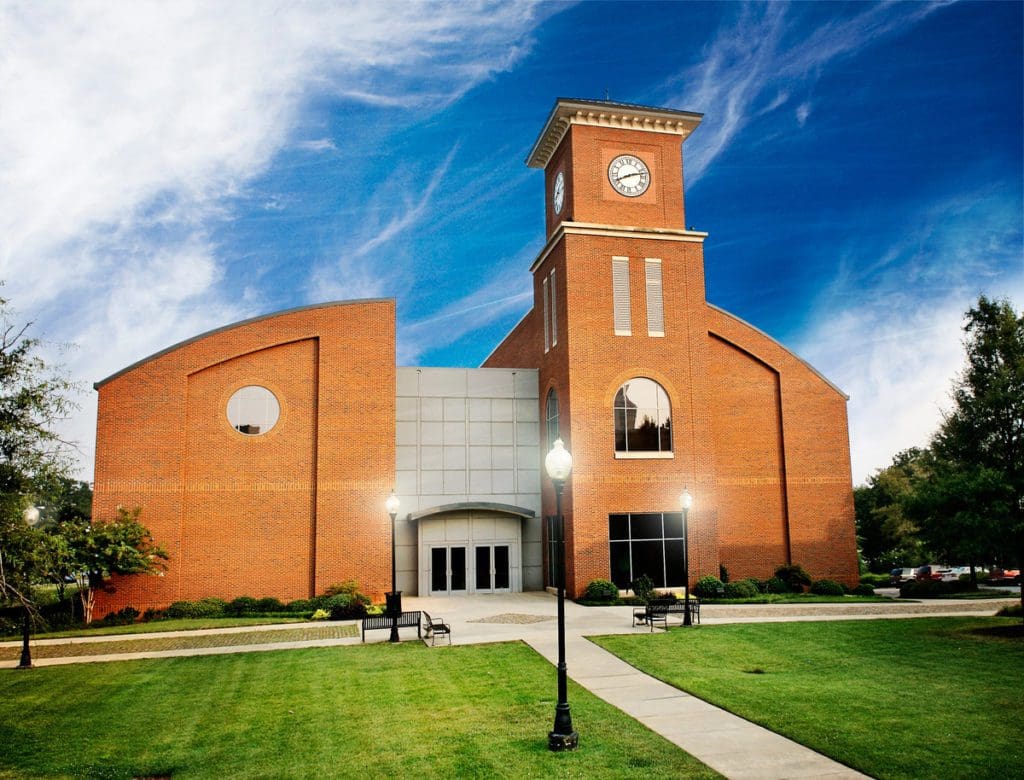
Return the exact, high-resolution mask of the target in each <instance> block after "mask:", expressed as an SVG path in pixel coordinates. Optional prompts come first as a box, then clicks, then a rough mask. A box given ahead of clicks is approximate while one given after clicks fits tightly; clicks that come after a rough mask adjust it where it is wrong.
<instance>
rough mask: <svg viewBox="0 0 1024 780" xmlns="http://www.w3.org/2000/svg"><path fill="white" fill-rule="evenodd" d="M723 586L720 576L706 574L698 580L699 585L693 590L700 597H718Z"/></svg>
mask: <svg viewBox="0 0 1024 780" xmlns="http://www.w3.org/2000/svg"><path fill="white" fill-rule="evenodd" d="M722 588H723V584H722V581H721V580H720V579H718V577H712V576H711V575H710V574H706V575H704V576H703V577H701V578H700V579H699V580H697V587H695V588H694V589H693V592H694V593H695V594H697V597H698V598H702V599H716V598H718V597H719V596H720V595H721V593H722Z"/></svg>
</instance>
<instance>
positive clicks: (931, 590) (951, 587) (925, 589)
mask: <svg viewBox="0 0 1024 780" xmlns="http://www.w3.org/2000/svg"><path fill="white" fill-rule="evenodd" d="M969 590H976V588H972V587H971V584H970V583H969V582H943V581H942V580H910V581H909V582H904V583H903V584H902V585H900V598H901V599H940V598H942V597H943V596H949V595H951V594H953V593H964V592H965V591H969Z"/></svg>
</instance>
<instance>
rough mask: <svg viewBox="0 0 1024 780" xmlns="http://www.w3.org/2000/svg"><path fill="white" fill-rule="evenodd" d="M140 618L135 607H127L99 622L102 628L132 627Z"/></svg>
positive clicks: (109, 614) (104, 617) (105, 616)
mask: <svg viewBox="0 0 1024 780" xmlns="http://www.w3.org/2000/svg"><path fill="white" fill-rule="evenodd" d="M138 617H139V610H137V609H135V607H125V608H124V609H121V610H118V611H117V612H110V613H108V614H106V615H104V616H103V619H102V620H100V621H99V624H100V625H101V626H130V625H131V624H132V623H134V622H135V621H136V620H137V619H138Z"/></svg>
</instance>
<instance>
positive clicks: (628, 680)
mask: <svg viewBox="0 0 1024 780" xmlns="http://www.w3.org/2000/svg"><path fill="white" fill-rule="evenodd" d="M1006 603H1015V600H1013V599H1003V600H1001V601H998V602H996V601H985V602H977V601H971V602H965V601H954V600H949V601H931V602H927V603H919V604H898V603H893V604H887V603H878V604H808V605H800V606H790V605H772V606H757V605H703V607H702V609H701V612H702V614H701V617H702V621H703V625H715V624H723V623H739V622H782V621H794V620H799V621H811V620H851V619H861V620H875V619H879V618H911V617H925V616H929V617H938V616H949V615H960V616H965V617H966V616H986V615H992V614H994V612H995V611H996V610H997V609H998V608H999V607H1000V606H1002V605H1003V604H1006ZM404 607H405V609H406V610H424V611H427V612H429V613H430V614H431V616H432V617H435V618H437V617H442V618H444V620H445V621H446V622H447V623H449V624H450V625H451V627H452V640H453V644H457V645H464V644H480V643H488V642H508V641H524V642H526V643H527V644H528V645H530V647H532V648H534V649H535V650H536V651H537V652H538V653H540V654H541V655H542V656H544V657H545V658H547V659H548V660H549V661H551V663H552V664H554V663H556V662H557V632H556V610H557V603H556V600H555V598H554V597H552V596H551V595H550V594H548V593H537V592H532V593H509V594H495V595H483V596H473V597H457V598H448V597H406V598H405V599H404ZM632 610H633V608H632V607H582V606H580V605H578V604H575V603H573V602H570V601H567V602H566V663H567V667H568V673H569V676H570V677H571V678H572V679H573V680H575V681H576V682H577V683H579V684H580V685H582V686H583V687H584V688H586V689H587V690H589V691H590V692H592V693H593V694H595V695H596V696H599V697H600V698H602V699H604V700H605V701H607V702H608V703H610V704H612V705H613V706H615V707H617V708H618V709H620V710H622V711H623V712H625V713H626V714H628V715H630V716H631V717H633V718H636V719H637V720H638V721H640V722H641V723H643V724H644V725H645V726H647V727H648V728H650V729H651V730H652V731H654V732H656V733H658V734H660V735H661V736H662V737H664V738H665V739H667V740H668V741H670V742H672V743H673V744H675V745H678V746H679V747H680V748H682V749H683V750H685V751H686V752H687V753H689V754H691V755H692V756H694V757H696V758H697V759H699V760H701V761H703V762H704V763H705V764H707V765H708V766H710V767H711V768H713V769H715V770H716V771H718V772H720V773H721V774H723V775H725V776H726V777H729V778H765V779H767V778H818V777H820V778H854V777H864V775H861V774H860V773H858V772H855V771H854V770H852V769H850V768H849V767H847V766H844V765H842V764H839V763H836V762H835V761H832V760H831V759H829V758H826V757H825V756H822V755H821V754H819V753H816V752H814V751H813V750H810V749H808V748H806V747H804V746H803V745H799V744H797V743H795V742H793V741H791V740H789V739H786V738H785V737H782V736H780V735H778V734H776V733H774V732H772V731H769V730H767V729H764V728H761V727H760V726H756V725H754V724H753V723H751V722H749V721H747V720H744V719H743V718H740V717H737V716H736V715H733V714H731V713H728V712H726V711H725V710H722V709H720V708H718V707H715V706H713V705H711V704H708V703H707V702H705V701H703V700H701V699H698V698H696V697H695V696H691V695H689V694H687V693H684V692H682V691H680V690H679V689H677V688H673V687H672V686H670V685H668V684H666V683H663V682H661V681H659V680H656V679H654V678H653V677H650V676H649V675H646V674H644V673H643V672H641V671H640V670H638V669H636V668H635V667H633V666H630V665H629V664H627V663H626V662H624V661H622V660H620V659H619V658H617V657H616V656H614V655H612V654H611V653H609V652H607V651H606V650H603V649H602V648H600V647H598V646H597V645H595V644H594V643H593V642H591V641H590V640H588V639H587V637H588V636H599V635H602V634H633V633H641V634H642V633H648V632H649V629H648V628H647V627H646V626H633V625H632V623H633V620H632V614H633V613H632ZM335 625H337V624H335ZM289 629H298V630H309V631H312V630H325V626H324V624H323V623H290V624H283V625H275V626H261V627H254V626H243V627H235V628H224V629H210V630H199V631H176V632H165V633H156V632H154V633H147V634H134V635H125V634H122V635H117V636H103V637H76V638H74V639H52V640H47V639H43V640H34V641H33V643H32V644H33V647H46V648H47V649H48V650H50V649H51V648H53V647H54V646H60V645H81V644H92V643H95V644H97V645H102V644H103V643H110V642H123V643H130V642H131V641H132V640H153V639H154V638H163V637H197V638H201V639H203V640H206V641H207V642H209V639H210V637H212V636H216V635H235V636H234V637H233V640H232V641H238V640H239V639H240V638H241V637H238V636H237V635H238V634H245V633H250V632H251V633H254V634H260V635H261V636H260V637H259V640H260V641H259V642H258V643H257V642H254V643H252V644H233V645H225V646H219V647H218V646H212V647H211V646H205V647H196V648H189V649H181V650H166V651H160V650H147V651H143V652H138V653H135V652H118V653H102V652H98V653H97V654H96V655H85V656H81V655H79V656H65V657H54V658H40V659H38V660H37V661H36V663H37V664H38V665H39V666H48V665H53V664H67V663H87V662H97V661H120V660H129V659H136V658H166V657H177V656H186V655H211V654H224V653H240V652H257V651H266V650H288V649H296V648H303V647H326V646H336V645H353V644H360V639H359V637H358V636H356V637H322V638H317V639H306V640H302V641H274V634H275V633H278V634H280V632H283V631H287V630H289ZM401 635H402V638H403V640H408V639H410V638H414V637H415V634H413V633H412V632H411V630H410V629H404V630H403V631H402V633H401ZM281 636H282V637H284V636H285V635H284V634H281ZM367 640H368V641H369V642H386V641H387V632H385V631H377V632H374V633H373V634H372V635H368V637H367ZM19 645H20V643H19V642H3V643H0V646H2V647H13V646H19ZM97 649H99V648H97ZM76 650H81V648H76ZM439 651H440V650H439ZM16 664H17V661H16V660H14V661H10V662H0V667H8V668H10V667H12V666H14V665H16ZM570 704H571V701H570ZM581 744H582V745H583V746H584V748H585V745H586V734H585V733H584V734H583V735H582V736H581Z"/></svg>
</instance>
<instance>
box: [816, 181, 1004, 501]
mask: <svg viewBox="0 0 1024 780" xmlns="http://www.w3.org/2000/svg"><path fill="white" fill-rule="evenodd" d="M1019 207H1020V203H1019V200H1017V199H1015V198H1010V199H1004V198H1003V197H1002V196H1001V195H1000V194H999V193H995V192H987V191H976V192H966V193H962V194H961V195H959V196H957V197H953V198H948V199H945V200H943V201H940V202H938V203H936V204H933V205H931V206H928V207H925V208H923V209H922V210H921V211H920V214H919V215H918V218H917V219H916V221H915V222H914V223H912V224H909V225H908V226H907V227H906V229H905V230H904V231H903V232H902V233H901V235H899V237H897V238H895V239H892V240H890V241H889V243H888V244H872V243H871V242H865V241H859V242H858V245H857V246H856V247H855V248H853V249H851V250H850V251H849V252H848V253H847V256H846V257H845V258H844V262H843V263H842V265H841V267H840V269H839V270H838V271H837V275H836V278H835V279H834V281H833V283H832V284H831V285H830V286H829V287H827V288H826V289H825V290H824V291H823V292H822V294H821V296H820V298H819V300H818V301H817V302H816V304H815V310H814V312H813V313H812V316H811V319H812V321H813V322H814V323H816V324H814V325H812V326H811V328H810V329H809V330H808V331H807V333H806V334H805V335H804V338H803V339H802V343H801V344H799V346H798V351H799V352H800V353H801V354H802V355H804V356H805V357H807V358H808V359H809V360H810V361H811V363H812V364H814V365H815V366H817V367H818V368H819V369H821V370H822V371H823V372H824V373H825V374H826V376H828V377H829V378H830V379H832V380H833V381H834V382H836V384H838V385H839V386H840V387H841V388H842V389H843V390H844V391H846V392H847V393H848V394H849V396H850V402H849V409H848V411H849V423H850V439H851V449H852V462H853V476H854V481H855V482H857V483H860V482H863V481H864V480H865V479H866V478H867V477H868V476H869V475H871V474H872V473H874V471H875V470H876V469H878V468H883V467H885V466H887V465H888V464H889V463H891V461H892V457H893V456H894V455H895V454H896V453H897V452H899V451H900V450H904V449H907V448H908V447H914V446H918V447H923V446H926V445H927V444H928V442H929V439H930V437H931V435H932V433H934V432H935V430H936V429H937V428H938V425H939V423H940V422H941V417H942V413H943V411H944V410H948V409H949V408H950V395H949V394H950V390H951V387H952V382H953V380H954V378H955V377H956V375H957V373H958V372H959V371H960V370H961V368H962V367H963V359H964V352H963V344H962V339H963V335H964V334H963V332H962V330H961V328H962V325H963V315H964V312H965V311H966V310H967V309H968V308H970V307H971V306H972V305H974V304H975V303H976V302H977V299H978V296H979V295H980V294H986V295H988V296H989V297H994V298H1009V299H1010V300H1011V301H1013V302H1014V303H1015V304H1016V305H1017V306H1018V307H1020V306H1022V305H1024V264H1022V262H1021V257H1022V244H1021V241H1022V237H1021V232H1020V215H1019ZM982 235H984V236H987V237H988V238H987V240H986V242H985V246H984V247H979V246H978V244H977V242H976V241H975V240H974V238H975V237H976V236H982Z"/></svg>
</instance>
